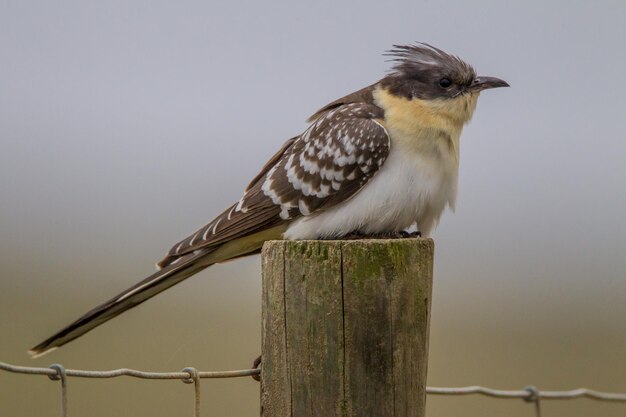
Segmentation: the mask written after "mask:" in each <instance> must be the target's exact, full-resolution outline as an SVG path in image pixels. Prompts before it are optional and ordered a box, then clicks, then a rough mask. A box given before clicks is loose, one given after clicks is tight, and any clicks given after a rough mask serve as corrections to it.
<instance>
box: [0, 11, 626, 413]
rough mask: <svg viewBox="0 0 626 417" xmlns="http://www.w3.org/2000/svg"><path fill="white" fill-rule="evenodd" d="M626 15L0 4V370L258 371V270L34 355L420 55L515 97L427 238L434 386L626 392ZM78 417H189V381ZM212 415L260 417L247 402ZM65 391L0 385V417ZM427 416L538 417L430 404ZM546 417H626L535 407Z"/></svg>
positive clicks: (228, 270) (80, 385)
mask: <svg viewBox="0 0 626 417" xmlns="http://www.w3.org/2000/svg"><path fill="white" fill-rule="evenodd" d="M624 16H626V3H625V2H624V1H623V0H616V1H600V2H585V1H553V2H544V1H523V2H522V1H518V2H506V3H505V2H496V1H479V0H475V1H472V2H462V1H458V2H447V1H444V2H440V1H437V2H435V1H432V0H430V1H416V0H411V1H402V2H386V3H381V2H380V1H377V2H374V1H363V0H361V1H350V2H334V1H327V0H321V1H315V2H307V3H296V2H286V1H284V2H279V1H273V2H255V1H234V2H219V3H216V2H206V1H198V2H186V1H181V2H164V1H135V2H125V1H109V2H91V1H73V2H71V1H67V2H44V1H29V2H23V1H7V0H4V1H0V196H1V197H0V198H1V203H0V265H1V266H2V269H1V272H0V335H1V336H0V361H5V362H10V363H14V364H22V365H29V366H48V365H49V364H51V363H55V362H58V363H62V364H63V365H64V366H65V367H67V368H84V369H96V370H101V369H110V368H118V367H132V368H137V369H142V370H153V371H174V370H179V369H182V368H183V367H185V366H194V367H196V368H198V369H202V370H226V369H241V368H248V367H249V366H250V365H251V363H252V361H253V359H254V358H255V357H256V356H257V355H258V354H259V353H260V259H259V257H252V258H249V259H244V260H240V261H236V262H233V263H229V264H224V265H218V266H215V267H213V268H210V269H209V270H207V271H205V272H203V273H201V274H199V275H198V276H196V277H194V278H192V279H190V280H188V281H185V282H184V283H182V284H180V285H178V286H176V287H174V288H172V289H171V290H169V291H167V292H166V293H163V294H161V295H160V296H158V297H156V298H154V299H152V300H151V301H149V302H147V303H146V304H143V305H142V306H141V307H139V308H137V309H135V310H132V311H131V312H129V313H127V314H124V315H123V316H120V317H119V318H117V319H115V320H113V321H111V322H109V323H107V324H106V325H104V326H102V327H100V328H98V329H97V330H95V331H93V332H91V333H89V334H88V335H86V336H85V337H83V338H81V339H79V340H77V341H75V342H73V343H71V344H69V345H67V346H66V347H63V348H62V349H60V350H57V351H56V352H53V353H51V354H50V355H48V356H46V357H43V358H41V359H36V360H31V359H29V357H28V356H27V355H26V350H27V349H28V348H30V347H32V346H33V345H35V344H36V343H37V342H40V341H41V340H42V339H43V338H45V337H47V336H49V335H50V334H51V333H52V332H54V331H56V330H58V329H59V328H60V327H62V326H64V325H65V324H67V323H68V322H70V321H72V320H74V319H76V318H77V317H78V316H79V315H81V314H82V313H84V312H85V311H87V310H88V309H90V308H92V307H94V306H95V305H96V304H99V303H100V302H102V301H104V300H106V299H108V298H109V297H111V296H113V295H115V294H116V293H118V292H119V291H120V290H122V289H124V288H126V287H128V286H129V285H131V284H133V283H135V282H136V281H138V280H139V279H141V278H143V277H144V276H145V275H147V274H149V273H151V272H152V271H153V265H154V263H155V261H157V260H158V259H160V257H161V256H162V255H163V254H164V253H165V251H166V250H168V249H169V247H170V246H171V245H172V244H174V243H175V242H176V241H177V240H179V239H181V238H183V237H185V236H187V235H188V234H189V233H190V232H193V231H195V230H196V228H198V227H200V226H202V225H203V224H204V223H206V222H208V221H209V220H210V219H211V218H212V217H213V216H214V215H216V214H217V213H218V212H220V211H221V210H222V209H224V208H225V207H227V205H229V204H231V203H232V202H234V201H236V200H237V199H238V198H239V196H240V194H241V192H242V190H243V187H245V185H246V184H247V182H248V181H249V180H250V179H251V178H252V177H253V176H254V175H255V174H256V173H257V170H258V169H259V168H260V167H261V166H262V164H263V163H264V162H265V160H266V159H267V158H269V157H270V156H271V155H272V154H273V153H274V151H275V150H276V149H278V147H279V146H280V145H281V144H282V143H283V141H284V140H286V139H288V138H290V137H291V136H293V135H295V134H297V133H299V132H301V131H302V130H303V129H304V128H305V126H306V125H305V123H304V120H305V119H306V118H307V117H308V116H309V115H311V114H312V113H313V112H314V111H315V110H317V109H318V108H319V107H321V106H322V105H324V104H326V103H327V102H329V101H331V100H333V99H335V98H338V97H340V96H342V95H344V94H346V93H349V92H351V91H353V90H356V89H358V88H360V87H362V86H365V85H367V84H369V83H372V82H374V81H376V80H377V79H379V78H380V77H382V76H383V75H384V73H385V71H386V70H387V68H388V67H389V63H388V62H385V58H384V57H383V56H382V53H383V52H384V51H385V50H386V49H389V48H390V47H391V45H392V44H394V43H400V44H402V43H410V42H414V41H425V42H429V43H431V44H433V45H435V46H438V47H440V48H442V49H444V50H446V51H448V52H451V53H454V54H457V55H459V56H461V57H462V58H463V59H465V60H467V61H468V62H470V63H471V64H473V65H474V66H475V67H476V69H477V70H478V72H479V74H481V75H492V76H498V77H501V78H503V79H505V80H507V81H508V82H509V83H510V84H511V86H512V87H511V88H509V89H498V90H493V91H488V92H486V93H484V94H483V96H482V97H481V99H480V100H479V104H478V108H477V111H476V113H475V116H474V119H473V121H472V122H471V123H470V124H469V125H468V126H467V127H466V129H465V132H464V135H463V138H462V163H461V172H460V184H459V186H460V192H459V196H458V206H457V210H456V213H454V214H452V213H446V214H445V215H444V216H443V219H442V222H441V224H440V226H439V228H438V230H437V231H436V232H435V234H434V239H435V242H436V264H435V288H434V299H433V316H432V327H431V343H430V363H429V378H428V382H429V385H434V386H463V385H473V384H482V385H487V386H491V387H496V388H502V389H519V388H522V387H524V386H527V385H531V384H533V385H536V386H538V387H539V388H541V389H546V390H560V389H571V388H576V387H579V386H587V387H590V388H595V389H598V390H605V391H615V392H626V221H624V213H626V192H625V191H624V190H626V163H625V161H626V127H625V124H624V113H625V107H624V104H623V103H624V95H625V94H626V87H625V84H624V74H626V52H625V51H626V50H625V49H624V39H626V26H625V25H624ZM69 384H70V397H69V407H70V414H71V415H81V414H82V415H89V416H96V417H98V416H113V415H116V416H131V415H151V416H170V415H174V414H176V415H191V413H192V409H193V408H192V405H193V401H192V399H193V389H192V388H191V387H190V386H187V385H185V384H182V383H181V382H179V381H142V380H134V379H123V378H118V379H115V380H80V379H71V380H70V381H69ZM202 390H203V391H202V396H203V397H202V398H203V399H202V407H203V410H204V414H205V415H216V416H217V415H220V416H258V415H259V385H258V384H257V383H256V382H254V381H252V380H251V379H249V378H246V379H240V380H217V381H211V380H203V381H202ZM58 407H59V399H58V386H57V384H56V383H53V382H50V381H49V380H48V379H47V378H46V377H34V376H24V375H11V374H7V373H2V372H0V415H2V416H14V417H19V416H39V415H56V413H57V411H58ZM427 411H428V415H429V416H432V417H436V416H460V415H463V416H486V417H489V416H503V415H506V416H532V415H534V414H533V409H532V406H531V405H529V404H525V403H524V402H523V401H521V400H520V401H513V400H497V399H489V398H483V397H462V398H451V397H445V398H444V397H434V396H430V397H429V398H428V410H427ZM543 411H544V416H573V417H575V416H581V417H582V416H590V415H595V416H624V415H626V405H624V404H605V403H597V402H592V401H590V400H584V399H583V400H574V401H567V402H566V401H552V402H548V401H544V403H543Z"/></svg>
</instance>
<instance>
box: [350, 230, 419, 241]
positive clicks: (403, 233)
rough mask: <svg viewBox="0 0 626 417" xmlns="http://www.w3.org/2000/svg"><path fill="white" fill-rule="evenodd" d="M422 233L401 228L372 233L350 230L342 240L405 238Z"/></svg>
mask: <svg viewBox="0 0 626 417" xmlns="http://www.w3.org/2000/svg"><path fill="white" fill-rule="evenodd" d="M421 236H422V234H421V233H420V232H418V231H415V232H407V231H405V230H401V231H399V232H384V233H372V234H365V233H362V232H352V233H348V234H347V235H345V236H344V237H342V239H343V240H355V239H406V238H415V237H421Z"/></svg>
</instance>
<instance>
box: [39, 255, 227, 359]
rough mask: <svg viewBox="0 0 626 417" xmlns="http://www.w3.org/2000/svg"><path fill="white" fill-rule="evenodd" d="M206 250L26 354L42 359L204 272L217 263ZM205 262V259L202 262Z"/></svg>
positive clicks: (144, 283) (98, 308) (153, 275)
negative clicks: (45, 355)
mask: <svg viewBox="0 0 626 417" xmlns="http://www.w3.org/2000/svg"><path fill="white" fill-rule="evenodd" d="M210 257H211V254H210V252H209V251H208V250H206V249H205V250H202V251H198V253H189V254H187V255H185V256H182V257H180V258H179V259H178V260H177V261H176V262H175V263H173V264H171V265H168V266H167V267H165V268H163V269H161V270H160V271H157V272H155V273H154V274H152V275H150V276H149V277H147V278H145V279H144V280H142V281H140V282H139V283H137V284H135V285H133V286H132V287H130V288H128V289H127V290H125V291H123V292H121V293H120V294H118V295H116V296H115V297H113V298H111V299H110V300H109V301H107V302H105V303H103V304H101V305H99V306H98V307H96V308H94V309H93V310H90V311H89V312H87V313H86V314H84V315H83V316H82V317H80V318H79V319H78V320H76V321H74V322H73V323H71V324H69V325H68V326H66V327H65V328H63V329H62V330H60V331H58V332H57V333H56V334H54V335H52V336H51V337H49V338H48V339H46V340H44V341H43V342H41V343H40V344H38V345H37V346H35V347H34V348H32V349H31V350H29V351H28V353H29V354H30V355H31V356H32V357H38V356H42V355H44V354H46V353H48V352H51V351H52V350H54V349H56V348H58V347H60V346H62V345H64V344H66V343H68V342H70V341H72V340H74V339H76V338H77V337H79V336H82V335H83V334H85V333H87V332H88V331H90V330H91V329H93V328H95V327H98V326H99V325H101V324H103V323H105V322H106V321H108V320H111V319H112V318H113V317H115V316H117V315H118V314H121V313H123V312H124V311H126V310H128V309H131V308H133V307H135V306H137V305H139V304H141V303H143V302H144V301H146V300H148V299H149V298H152V297H154V296H155V295H157V294H158V293H160V292H161V291H165V290H166V289H168V288H169V287H171V286H173V285H176V284H178V283H179V282H180V281H182V280H184V279H186V278H189V277H190V276H191V275H193V274H195V273H197V272H199V271H201V270H203V269H204V268H206V267H208V266H210V265H211V264H213V263H215V262H219V260H214V261H212V260H211V259H206V258H210ZM203 258H205V259H203Z"/></svg>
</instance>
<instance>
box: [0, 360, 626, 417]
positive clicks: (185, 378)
mask: <svg viewBox="0 0 626 417" xmlns="http://www.w3.org/2000/svg"><path fill="white" fill-rule="evenodd" d="M0 370H1V371H7V372H12V373H18V374H28V375H47V376H48V377H49V378H50V379H51V380H53V381H60V382H61V416H62V417H67V391H68V389H67V378H68V377H78V378H115V377H120V376H130V377H133V378H141V379H178V380H181V381H182V382H184V383H186V384H193V385H194V406H195V408H194V416H195V417H200V379H202V378H241V377H246V376H252V377H255V376H259V375H260V373H261V370H260V369H241V370H235V371H198V370H196V369H195V368H192V367H188V368H184V369H182V370H181V371H179V372H147V371H138V370H136V369H128V368H121V369H113V370H110V371H86V370H82V369H65V368H64V367H63V366H62V365H59V364H53V365H51V366H50V367H48V368H35V367H29V366H18V365H10V364H8V363H4V362H0ZM426 393H427V394H430V395H473V394H478V395H484V396H487V397H494V398H516V399H522V400H524V401H527V402H530V403H534V404H535V413H536V415H537V416H538V417H540V416H541V410H540V401H542V400H571V399H575V398H588V399H592V400H596V401H611V402H626V393H610V392H600V391H595V390H591V389H588V388H576V389H572V390H568V391H539V390H538V389H537V388H536V387H534V386H529V387H526V388H524V389H521V390H500V389H493V388H487V387H482V386H478V385H476V386H469V387H426Z"/></svg>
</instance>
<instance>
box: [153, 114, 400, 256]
mask: <svg viewBox="0 0 626 417" xmlns="http://www.w3.org/2000/svg"><path fill="white" fill-rule="evenodd" d="M382 118H383V110H382V109H380V108H379V107H377V106H375V105H373V104H367V103H350V104H345V105H341V106H338V107H336V108H332V109H330V110H328V111H326V112H324V113H320V114H319V115H318V116H317V118H316V119H315V121H314V122H313V123H312V124H311V126H310V127H309V128H308V129H307V130H306V131H305V132H304V133H303V134H302V135H300V136H297V137H295V138H292V139H290V140H289V141H287V143H286V144H285V145H284V146H283V147H282V148H281V150H280V151H279V152H278V153H276V154H275V155H274V156H273V157H272V158H271V159H270V161H269V162H268V163H267V164H266V165H265V167H264V168H263V170H262V171H261V173H260V174H259V175H257V176H256V177H255V179H254V180H253V181H252V182H251V183H250V185H249V186H248V188H247V189H246V191H245V192H244V194H243V196H242V197H241V199H240V200H239V201H238V202H237V203H236V204H233V205H232V206H231V207H229V208H228V209H227V210H226V211H224V212H223V213H222V214H220V215H219V216H217V217H216V218H215V219H214V220H213V221H211V222H210V223H208V224H207V225H205V226H204V227H202V228H201V229H200V230H198V231H197V232H196V233H194V234H192V235H191V236H189V237H187V238H186V239H183V240H182V241H180V242H178V243H177V244H176V245H174V246H173V247H172V249H171V250H170V251H169V252H168V254H167V256H166V257H165V258H164V259H163V260H162V261H161V262H160V263H159V266H160V267H164V266H167V265H169V264H170V263H171V262H174V261H175V260H176V259H177V258H178V257H180V256H183V255H185V254H187V253H190V252H193V251H196V250H199V249H203V248H208V247H213V246H215V245H220V244H222V243H224V242H227V241H230V240H232V239H237V238H240V237H243V236H246V235H250V234H252V233H256V232H258V231H259V230H263V229H266V228H269V227H273V226H276V225H279V224H282V223H285V222H287V221H289V220H292V219H294V218H297V217H299V216H308V215H311V214H315V213H316V212H318V211H319V210H323V209H325V208H328V207H331V206H334V205H336V204H339V203H341V202H343V201H346V200H347V199H348V198H350V197H351V196H352V195H353V194H354V193H356V192H357V191H358V190H359V189H360V188H361V187H363V185H365V183H366V182H367V181H368V180H369V179H370V178H371V177H372V176H373V175H374V174H375V173H376V172H377V171H378V169H379V168H380V167H381V166H382V165H383V163H384V162H385V159H386V157H387V155H388V154H389V146H390V145H389V135H388V133H387V131H386V130H385V128H384V127H383V125H382V124H381V123H380V122H379V121H377V119H382Z"/></svg>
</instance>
